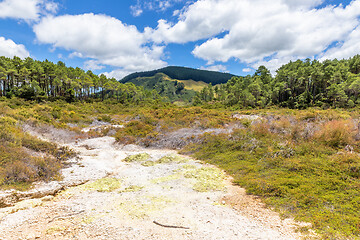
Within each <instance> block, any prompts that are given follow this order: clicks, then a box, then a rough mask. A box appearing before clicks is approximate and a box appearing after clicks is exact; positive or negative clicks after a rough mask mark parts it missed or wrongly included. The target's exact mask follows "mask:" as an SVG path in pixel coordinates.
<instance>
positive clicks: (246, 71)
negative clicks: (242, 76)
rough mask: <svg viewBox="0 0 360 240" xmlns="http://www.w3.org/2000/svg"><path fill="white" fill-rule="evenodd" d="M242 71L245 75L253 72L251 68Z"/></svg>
mask: <svg viewBox="0 0 360 240" xmlns="http://www.w3.org/2000/svg"><path fill="white" fill-rule="evenodd" d="M242 71H243V72H245V73H249V72H251V71H252V69H251V68H244V69H243V70H242Z"/></svg>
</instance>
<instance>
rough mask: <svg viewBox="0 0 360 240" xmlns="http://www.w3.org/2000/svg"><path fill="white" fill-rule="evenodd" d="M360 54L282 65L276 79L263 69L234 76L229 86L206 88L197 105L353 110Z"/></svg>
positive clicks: (359, 83) (358, 88) (359, 79)
mask: <svg viewBox="0 0 360 240" xmlns="http://www.w3.org/2000/svg"><path fill="white" fill-rule="evenodd" d="M359 73H360V55H356V56H354V57H352V58H350V59H347V60H345V59H343V60H337V59H335V60H326V61H323V62H320V61H318V60H313V61H311V60H310V59H306V60H304V61H302V60H297V61H295V62H289V63H288V64H285V65H283V66H281V67H280V68H279V69H278V70H277V71H276V76H275V77H273V76H272V75H271V73H270V71H269V70H268V69H267V68H266V67H264V66H260V67H259V68H258V69H257V70H256V72H255V73H254V75H252V76H250V75H248V76H245V77H233V78H231V79H230V80H229V81H228V82H227V83H225V84H221V85H216V86H211V85H209V86H208V87H207V88H204V89H203V90H202V91H201V93H199V94H198V95H197V97H196V98H195V99H194V102H195V103H196V104H201V103H204V102H219V103H221V104H222V105H225V106H238V107H240V108H241V107H246V108H254V107H260V108H264V107H267V106H273V105H275V106H279V107H287V108H295V109H304V108H307V107H321V108H324V109H326V108H329V107H343V108H344V107H349V108H351V107H354V106H355V104H358V103H360V99H359V92H360V75H359Z"/></svg>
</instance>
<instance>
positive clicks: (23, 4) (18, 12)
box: [0, 0, 58, 20]
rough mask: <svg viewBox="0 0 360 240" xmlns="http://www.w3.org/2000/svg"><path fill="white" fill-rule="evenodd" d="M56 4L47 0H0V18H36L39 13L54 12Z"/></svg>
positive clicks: (56, 7)
mask: <svg viewBox="0 0 360 240" xmlns="http://www.w3.org/2000/svg"><path fill="white" fill-rule="evenodd" d="M57 9H58V5H57V4H56V3H54V2H52V1H48V0H3V1H1V2H0V18H16V19H24V20H36V19H38V18H39V16H40V15H42V14H44V15H46V14H47V13H55V12H56V11H57Z"/></svg>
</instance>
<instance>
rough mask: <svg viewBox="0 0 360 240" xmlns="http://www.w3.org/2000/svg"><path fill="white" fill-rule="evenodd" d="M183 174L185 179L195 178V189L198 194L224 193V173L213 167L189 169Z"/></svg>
mask: <svg viewBox="0 0 360 240" xmlns="http://www.w3.org/2000/svg"><path fill="white" fill-rule="evenodd" d="M182 174H183V175H184V176H185V178H193V179H195V182H194V183H193V189H194V190H195V191H198V192H208V191H223V190H224V189H225V185H224V183H223V180H224V177H225V175H224V173H223V172H222V171H221V170H219V169H217V168H213V167H202V168H196V167H194V168H189V167H186V168H184V169H183V171H182Z"/></svg>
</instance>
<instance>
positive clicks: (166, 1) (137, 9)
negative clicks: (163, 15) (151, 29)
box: [130, 0, 185, 17]
mask: <svg viewBox="0 0 360 240" xmlns="http://www.w3.org/2000/svg"><path fill="white" fill-rule="evenodd" d="M183 1H185V0H147V1H140V0H137V1H136V4H135V5H132V6H130V10H131V14H132V15H133V16H134V17H138V16H140V15H141V14H142V13H143V12H144V10H151V11H165V10H167V9H169V8H170V7H172V6H173V5H174V4H175V3H178V2H183Z"/></svg>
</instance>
